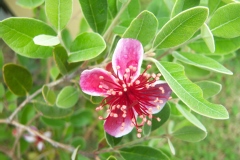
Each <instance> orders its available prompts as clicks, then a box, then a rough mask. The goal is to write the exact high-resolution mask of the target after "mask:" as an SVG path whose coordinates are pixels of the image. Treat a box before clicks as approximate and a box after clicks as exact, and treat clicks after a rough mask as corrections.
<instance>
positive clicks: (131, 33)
mask: <svg viewBox="0 0 240 160" xmlns="http://www.w3.org/2000/svg"><path fill="white" fill-rule="evenodd" d="M157 28H158V21H157V19H156V17H155V16H154V14H152V13H151V12H149V11H143V12H141V13H140V14H139V15H138V16H137V17H136V18H135V19H134V20H133V21H132V22H131V24H130V26H129V27H128V28H127V30H126V31H125V32H124V34H123V36H122V37H123V38H133V39H137V40H139V41H140V42H141V43H142V45H143V46H146V45H147V44H148V43H150V41H151V40H152V39H153V37H154V36H155V34H156V32H157Z"/></svg>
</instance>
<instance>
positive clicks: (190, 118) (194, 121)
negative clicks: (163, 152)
mask: <svg viewBox="0 0 240 160" xmlns="http://www.w3.org/2000/svg"><path fill="white" fill-rule="evenodd" d="M176 108H177V109H178V111H179V112H180V113H181V114H182V115H183V116H184V117H185V118H186V119H187V120H188V121H189V122H191V123H192V124H193V125H195V126H196V127H198V128H200V129H201V130H203V131H205V132H207V130H206V128H205V127H204V125H203V124H202V123H201V122H200V121H199V120H198V119H197V118H196V117H195V116H194V115H193V114H192V113H191V112H189V111H187V110H186V109H185V108H184V107H182V106H181V105H180V104H176Z"/></svg>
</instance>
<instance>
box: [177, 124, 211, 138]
mask: <svg viewBox="0 0 240 160" xmlns="http://www.w3.org/2000/svg"><path fill="white" fill-rule="evenodd" d="M172 136H173V137H175V138H178V139H181V140H183V141H187V142H199V141H201V140H203V139H204V138H205V137H206V136H207V132H204V131H203V130H201V129H199V128H197V127H194V126H185V127H183V128H181V129H179V130H177V131H175V132H173V133H172Z"/></svg>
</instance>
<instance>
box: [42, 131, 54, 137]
mask: <svg viewBox="0 0 240 160" xmlns="http://www.w3.org/2000/svg"><path fill="white" fill-rule="evenodd" d="M43 135H44V136H45V137H48V138H51V136H52V133H51V132H50V131H46V132H44V133H43Z"/></svg>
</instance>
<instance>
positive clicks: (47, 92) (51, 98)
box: [42, 85, 56, 105]
mask: <svg viewBox="0 0 240 160" xmlns="http://www.w3.org/2000/svg"><path fill="white" fill-rule="evenodd" d="M42 95H43V98H44V100H45V101H46V102H47V103H48V104H49V105H54V104H55V101H56V95H55V93H54V92H53V91H52V90H51V89H50V88H49V87H48V86H46V85H44V86H43V88H42Z"/></svg>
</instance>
